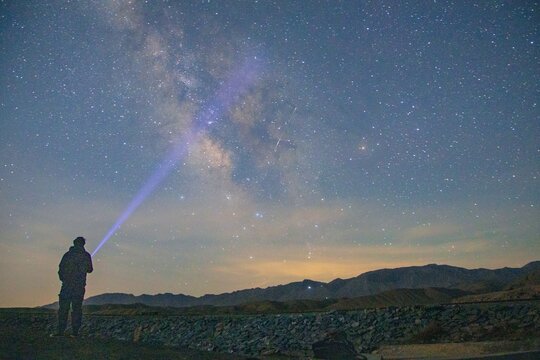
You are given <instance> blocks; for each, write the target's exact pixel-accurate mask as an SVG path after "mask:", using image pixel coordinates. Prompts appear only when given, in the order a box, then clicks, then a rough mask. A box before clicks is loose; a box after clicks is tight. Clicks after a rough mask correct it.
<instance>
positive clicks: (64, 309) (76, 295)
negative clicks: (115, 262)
mask: <svg viewBox="0 0 540 360" xmlns="http://www.w3.org/2000/svg"><path fill="white" fill-rule="evenodd" d="M85 243H86V240H85V239H84V238H83V237H82V236H79V237H78V238H76V239H75V240H73V246H72V247H70V248H69V251H68V252H67V253H65V254H64V256H63V257H62V261H60V265H59V267H58V276H59V277H60V281H62V289H61V290H60V294H59V295H58V296H59V303H60V308H59V309H58V332H57V333H56V334H55V335H57V336H61V335H63V334H64V331H65V330H66V325H67V319H68V313H69V308H70V307H71V310H72V311H71V327H72V329H73V335H74V336H78V335H79V328H80V327H81V321H82V303H83V298H84V287H85V285H86V274H87V273H91V272H92V270H93V268H92V257H91V256H90V254H89V253H88V252H86V250H85V249H84V244H85Z"/></svg>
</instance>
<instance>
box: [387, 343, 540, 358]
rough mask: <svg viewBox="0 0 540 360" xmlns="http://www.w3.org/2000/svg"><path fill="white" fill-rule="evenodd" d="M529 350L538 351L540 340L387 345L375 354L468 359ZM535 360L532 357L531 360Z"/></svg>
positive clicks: (397, 356)
mask: <svg viewBox="0 0 540 360" xmlns="http://www.w3.org/2000/svg"><path fill="white" fill-rule="evenodd" d="M531 350H538V351H540V339H537V340H531V341H500V342H470V343H452V344H413V345H388V346H383V347H381V348H380V349H379V350H378V351H377V353H378V354H380V355H382V357H383V358H384V359H435V358H438V359H445V358H446V359H460V358H461V359H468V358H477V357H480V356H493V354H509V353H518V352H525V351H531ZM535 356H538V355H535ZM525 358H526V357H525ZM536 358H537V357H532V358H531V359H536Z"/></svg>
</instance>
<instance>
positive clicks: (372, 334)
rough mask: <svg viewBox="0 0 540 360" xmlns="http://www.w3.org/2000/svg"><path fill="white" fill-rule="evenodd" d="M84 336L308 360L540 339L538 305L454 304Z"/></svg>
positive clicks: (107, 322) (107, 321)
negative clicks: (327, 348)
mask: <svg viewBox="0 0 540 360" xmlns="http://www.w3.org/2000/svg"><path fill="white" fill-rule="evenodd" d="M54 323H55V315H54V313H53V314H51V313H49V314H47V313H45V314H43V313H41V314H28V313H27V314H24V315H21V314H16V313H13V312H11V313H10V312H4V313H3V314H0V325H2V326H10V327H17V326H21V327H22V326H31V327H35V328H40V329H46V330H47V331H51V332H52V331H53V330H54ZM81 330H82V334H83V336H85V337H91V338H104V339H117V340H125V341H131V342H135V343H141V344H158V345H166V346H174V347H187V348H191V349H196V350H202V351H209V352H217V353H232V354H238V355H244V356H255V357H260V356H268V355H285V356H291V357H300V358H310V357H313V356H314V353H313V344H315V343H317V342H320V341H321V340H324V339H328V338H332V337H335V336H336V334H339V337H340V338H343V337H345V338H346V339H348V341H349V342H350V343H351V344H352V345H353V347H354V349H353V350H354V351H356V352H362V353H366V352H372V351H374V350H377V349H379V348H381V347H383V346H385V345H392V344H393V345H396V344H397V345H399V344H412V343H464V342H478V341H494V340H495V341H496V340H520V341H523V340H526V339H532V340H534V339H540V302H538V301H529V302H505V303H488V304H452V305H438V306H409V307H401V308H383V309H364V310H357V311H347V312H338V311H331V312H325V313H303V314H279V315H275V314H271V315H270V314H265V315H250V316H131V317H130V316H97V315H87V316H86V317H85V318H84V326H83V328H82V329H81Z"/></svg>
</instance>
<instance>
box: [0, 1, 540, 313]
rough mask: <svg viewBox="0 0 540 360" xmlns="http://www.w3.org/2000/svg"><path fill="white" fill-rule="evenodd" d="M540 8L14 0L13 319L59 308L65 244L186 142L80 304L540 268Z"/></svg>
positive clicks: (6, 133) (2, 38)
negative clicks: (96, 298)
mask: <svg viewBox="0 0 540 360" xmlns="http://www.w3.org/2000/svg"><path fill="white" fill-rule="evenodd" d="M539 12H540V7H539V6H538V3H535V2H527V1H519V2H518V1H480V2H479V1H439V0H437V1H431V2H429V1H328V2H327V1H137V0H132V1H127V0H95V1H50V0H47V1H1V2H0V69H1V71H0V84H1V86H0V202H1V204H2V206H1V207H0V287H1V288H2V289H3V291H2V292H1V293H0V306H36V305H42V304H45V303H49V302H52V301H54V300H55V298H56V296H57V294H58V291H59V286H60V283H59V280H58V279H57V275H56V271H57V266H58V262H59V260H60V258H61V256H62V255H63V253H64V252H65V251H67V249H68V247H69V246H70V245H71V242H72V240H73V239H74V238H75V237H76V236H79V235H82V236H85V237H86V239H87V246H86V247H87V250H89V251H90V252H91V251H93V250H94V249H95V248H96V246H97V245H98V243H99V242H100V240H101V239H102V238H103V237H104V236H105V234H106V233H107V231H108V230H109V229H110V228H111V226H112V225H113V224H114V223H115V221H116V220H117V218H118V217H119V216H120V215H121V214H122V213H123V212H124V210H125V208H126V206H127V205H128V204H129V203H130V201H131V200H132V199H133V197H134V196H135V195H136V194H137V193H138V192H139V190H140V188H141V187H142V186H143V185H144V184H145V183H146V182H147V181H148V179H149V178H150V177H151V176H152V174H153V173H154V172H155V171H156V169H159V168H160V166H161V165H160V164H162V162H163V159H164V158H166V156H167V154H168V153H169V151H170V150H171V149H172V148H174V147H175V146H183V147H184V148H185V151H184V153H183V154H181V155H179V156H177V158H176V159H175V162H176V165H175V166H174V168H173V169H172V171H171V172H170V174H168V176H166V177H165V179H164V180H163V181H162V182H161V183H159V184H158V186H157V187H156V188H155V191H153V192H152V193H151V194H150V195H149V196H148V197H147V198H146V199H145V201H144V202H143V203H142V204H141V205H140V206H139V207H138V208H137V209H136V211H134V212H133V214H132V215H131V216H130V217H129V218H128V219H127V220H126V221H125V222H124V223H123V224H122V226H121V227H120V228H119V229H118V230H117V231H115V233H114V235H113V236H112V237H111V238H110V240H109V241H108V242H107V243H106V244H105V245H104V246H103V248H101V250H100V251H99V252H98V253H97V254H96V255H95V256H94V268H95V271H94V273H93V274H91V275H90V276H89V278H88V285H87V291H86V295H87V296H92V295H96V294H100V293H104V292H127V293H134V294H141V293H150V294H154V293H162V292H172V293H184V294H189V295H196V296H199V295H203V294H206V293H221V292H225V291H233V290H238V289H243V288H251V287H258V286H259V287H266V286H271V285H277V284H283V283H287V282H291V281H299V280H302V279H305V278H310V279H313V280H319V281H329V280H332V279H335V278H337V277H341V278H347V277H352V276H356V275H358V274H360V273H362V272H365V271H369V270H374V269H379V268H384V267H399V266H408V265H422V264H428V263H439V264H450V265H456V266H464V267H469V268H477V267H487V268H496V267H503V266H514V267H518V266H523V265H524V264H526V263H527V262H529V261H532V260H538V259H539V258H540V241H539V240H540V235H539V234H540V221H538V219H540V211H539V207H540V190H539V189H540V187H539V177H540V161H539V158H540V141H539V139H540V121H539V120H540V119H539V111H538V107H539V106H538V103H537V102H538V99H539V90H540V85H539V84H540V72H539V56H540V51H539V44H540V37H539V24H540V22H539ZM255 61H256V62H257V64H258V66H257V67H256V70H255V73H254V75H253V79H251V80H250V81H249V83H248V84H247V85H246V86H247V87H246V88H245V89H243V90H242V91H241V92H240V93H239V94H237V96H235V98H234V101H231V102H230V104H228V105H227V106H226V107H224V108H223V109H222V111H219V112H216V114H215V116H214V117H213V118H212V119H211V120H212V121H209V122H208V124H205V126H204V127H201V126H199V125H198V124H197V121H198V120H197V119H198V118H200V114H201V113H204V112H205V111H209V110H208V107H209V106H210V105H209V104H212V102H213V101H214V100H215V98H216V96H217V94H219V93H220V91H223V90H222V89H223V84H227V83H230V82H233V83H235V81H236V80H235V79H238V78H240V79H242V78H243V77H244V76H245V73H244V72H243V71H242V64H245V63H250V62H255ZM236 82H238V81H236ZM220 89H221V90H220ZM228 90H230V91H233V92H234V91H235V89H228ZM210 123H211V124H210ZM197 126H198V129H199V130H198V132H197V133H196V134H195V135H193V136H190V137H188V138H189V144H188V141H186V134H189V133H190V131H193V129H194V128H197ZM182 142H184V143H185V144H184V143H182ZM179 143H180V145H179Z"/></svg>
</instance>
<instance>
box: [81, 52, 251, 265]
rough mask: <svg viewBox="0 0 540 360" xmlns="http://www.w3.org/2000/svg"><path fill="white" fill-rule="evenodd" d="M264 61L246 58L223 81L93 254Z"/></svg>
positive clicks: (243, 89) (243, 88)
mask: <svg viewBox="0 0 540 360" xmlns="http://www.w3.org/2000/svg"><path fill="white" fill-rule="evenodd" d="M260 67H261V61H260V60H258V59H257V57H251V58H248V59H246V61H245V62H244V64H243V65H242V66H241V67H240V68H238V69H236V71H234V72H232V73H231V75H230V77H229V79H228V80H227V81H226V82H224V83H222V85H221V86H220V88H219V90H218V92H217V93H216V96H215V97H214V99H213V100H212V101H211V102H209V103H208V104H207V105H206V106H205V107H203V108H202V109H201V112H200V113H199V114H198V115H197V116H196V118H195V119H194V121H193V126H192V127H191V128H190V129H188V130H187V131H186V133H185V134H183V136H181V137H179V138H178V139H177V140H176V141H175V145H174V147H173V148H172V149H171V150H170V151H169V153H168V154H167V156H166V157H165V159H164V160H163V161H162V162H161V164H159V166H158V167H157V169H156V170H155V171H154V173H153V174H152V175H151V176H150V178H149V179H148V181H146V183H145V184H144V185H143V187H142V188H141V189H140V190H139V192H138V193H137V195H135V197H134V198H133V199H132V200H131V202H130V203H129V205H128V206H127V207H126V208H125V210H124V211H123V212H122V214H121V215H120V216H119V217H118V219H117V220H116V222H115V223H114V224H113V226H112V227H111V228H110V229H109V231H107V234H105V236H104V237H103V239H102V240H101V241H100V242H99V244H98V246H97V247H96V248H95V249H94V251H93V252H92V257H93V256H94V255H96V254H97V252H98V251H99V250H100V249H101V248H102V247H103V245H105V243H106V242H107V241H108V240H109V239H110V238H111V237H112V236H113V235H114V233H115V232H116V231H117V230H118V229H119V228H120V227H121V226H122V224H123V223H124V222H125V221H126V220H127V219H128V218H129V217H130V216H131V214H132V213H133V212H134V211H135V210H137V208H138V207H139V206H141V204H142V203H143V202H144V201H145V200H146V198H147V197H148V196H149V195H150V194H152V193H153V192H154V190H155V189H156V188H157V187H158V185H159V184H161V182H162V181H163V180H164V179H165V178H166V177H167V176H168V175H169V174H170V172H171V171H172V170H173V169H174V168H175V167H176V165H177V164H178V162H179V161H180V160H181V159H182V158H183V157H184V155H185V154H186V152H187V150H188V148H189V145H190V144H192V143H193V142H195V141H197V137H198V135H199V134H201V132H203V131H204V130H205V129H206V128H207V127H208V126H210V125H212V123H214V122H215V121H217V120H219V118H220V117H221V116H222V115H223V114H224V113H225V112H226V111H227V110H228V109H229V108H230V107H231V106H232V105H233V104H234V103H235V102H236V101H237V100H238V99H239V98H240V97H241V96H242V95H243V94H244V93H245V92H246V91H247V90H248V89H249V87H250V86H251V85H252V84H253V83H254V82H255V80H256V77H257V74H258V73H259V72H260Z"/></svg>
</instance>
